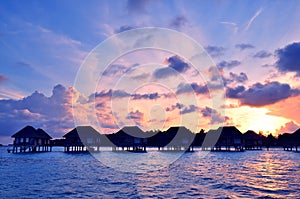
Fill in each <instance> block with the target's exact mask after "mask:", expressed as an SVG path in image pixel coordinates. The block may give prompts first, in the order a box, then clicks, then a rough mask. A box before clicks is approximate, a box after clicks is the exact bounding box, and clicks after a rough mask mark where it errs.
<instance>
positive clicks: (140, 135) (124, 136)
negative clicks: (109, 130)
mask: <svg viewBox="0 0 300 199" xmlns="http://www.w3.org/2000/svg"><path fill="white" fill-rule="evenodd" d="M107 137H108V139H109V140H110V141H111V142H112V143H113V145H114V146H113V151H125V150H126V151H130V152H146V146H147V139H148V136H147V134H146V133H145V132H144V131H142V130H141V129H140V128H139V127H137V126H125V127H123V128H122V129H120V130H119V131H118V132H116V133H114V134H110V135H107Z"/></svg>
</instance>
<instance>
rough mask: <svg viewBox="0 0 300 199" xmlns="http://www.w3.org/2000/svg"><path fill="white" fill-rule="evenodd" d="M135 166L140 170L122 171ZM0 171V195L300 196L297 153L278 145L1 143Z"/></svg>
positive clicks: (31, 196) (105, 196)
mask: <svg viewBox="0 0 300 199" xmlns="http://www.w3.org/2000/svg"><path fill="white" fill-rule="evenodd" d="M180 155H181V156H180ZM95 157H96V158H95ZM133 158H134V159H133ZM98 159H99V160H103V161H101V162H100V161H98ZM164 159H166V162H168V161H170V160H172V162H170V163H168V164H165V165H163V164H162V162H163V160H164ZM175 159H176V160H175ZM108 160H109V161H108ZM124 160H129V161H128V162H130V163H131V164H125V165H123V164H124V162H126V161H124ZM135 164H138V165H139V167H138V168H139V169H140V171H143V172H138V173H136V172H133V169H132V170H130V169H129V168H125V169H122V167H126V166H127V167H129V166H130V165H131V166H132V168H135V167H134V165H135ZM118 165H119V167H118ZM149 165H151V166H152V167H151V170H149V169H148V168H147V167H149ZM153 165H154V166H153ZM111 166H112V167H111ZM149 168H150V167H149ZM155 168H156V169H155ZM125 171H127V172H125ZM0 173H1V175H0V179H1V180H0V198H300V153H294V152H284V151H281V149H280V150H272V151H265V150H263V151H246V152H239V153H232V152H202V151H196V152H194V153H185V154H179V155H178V154H176V152H158V151H149V152H148V153H144V154H142V153H140V154H139V153H122V152H119V153H118V152H109V151H106V152H102V153H98V154H96V155H91V154H89V153H85V154H84V153H81V154H66V153H63V152H62V151H61V149H60V148H56V149H55V151H54V152H50V153H36V154H8V153H7V151H6V147H0Z"/></svg>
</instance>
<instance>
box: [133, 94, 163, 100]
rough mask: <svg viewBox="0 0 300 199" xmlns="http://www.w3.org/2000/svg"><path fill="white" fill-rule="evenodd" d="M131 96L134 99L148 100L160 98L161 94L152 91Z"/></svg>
mask: <svg viewBox="0 0 300 199" xmlns="http://www.w3.org/2000/svg"><path fill="white" fill-rule="evenodd" d="M131 97H132V98H133V99H134V100H140V99H148V100H154V99H158V98H160V95H159V94H158V93H150V94H132V95H131Z"/></svg>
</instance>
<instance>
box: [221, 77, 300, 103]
mask: <svg viewBox="0 0 300 199" xmlns="http://www.w3.org/2000/svg"><path fill="white" fill-rule="evenodd" d="M226 94H227V97H229V98H236V99H239V100H240V102H241V104H243V105H249V106H255V107H260V106H265V105H269V104H274V103H276V102H278V101H280V100H283V99H287V98H288V97H291V96H296V95H299V94H300V90H298V89H291V87H290V85H288V84H281V83H279V82H268V83H266V84H261V83H256V84H254V85H252V86H251V87H250V88H248V89H247V90H246V89H245V87H243V86H238V87H236V88H227V93H226Z"/></svg>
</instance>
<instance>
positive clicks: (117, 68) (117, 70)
mask: <svg viewBox="0 0 300 199" xmlns="http://www.w3.org/2000/svg"><path fill="white" fill-rule="evenodd" d="M129 70H131V68H129V67H126V66H124V65H120V64H112V65H109V67H108V68H106V69H105V70H104V72H103V73H102V75H104V76H118V75H123V74H125V73H127V72H128V71H129Z"/></svg>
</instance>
